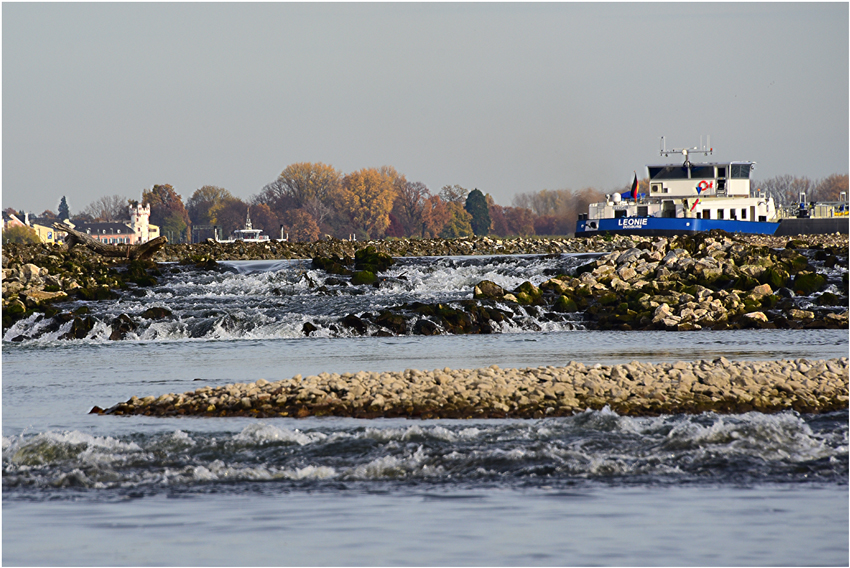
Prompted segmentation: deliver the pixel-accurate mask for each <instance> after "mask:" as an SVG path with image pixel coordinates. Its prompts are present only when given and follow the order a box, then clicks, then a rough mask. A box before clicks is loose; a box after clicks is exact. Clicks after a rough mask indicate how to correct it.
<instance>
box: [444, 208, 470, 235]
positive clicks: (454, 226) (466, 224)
mask: <svg viewBox="0 0 850 568" xmlns="http://www.w3.org/2000/svg"><path fill="white" fill-rule="evenodd" d="M446 207H447V208H448V210H449V218H448V221H447V222H446V224H445V225H444V226H443V230H442V231H440V236H441V237H442V238H444V239H456V238H458V237H471V236H472V215H470V214H469V212H468V211H467V210H466V209H464V208H463V205H462V204H461V203H459V202H457V201H452V202H449V203H446Z"/></svg>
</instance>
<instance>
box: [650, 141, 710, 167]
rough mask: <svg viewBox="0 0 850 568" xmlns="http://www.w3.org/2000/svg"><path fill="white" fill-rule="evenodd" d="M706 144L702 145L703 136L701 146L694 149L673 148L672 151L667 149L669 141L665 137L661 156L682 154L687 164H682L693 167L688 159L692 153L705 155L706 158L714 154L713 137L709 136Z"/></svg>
mask: <svg viewBox="0 0 850 568" xmlns="http://www.w3.org/2000/svg"><path fill="white" fill-rule="evenodd" d="M706 140H707V141H706V143H705V144H703V143H702V136H700V137H699V146H698V147H694V148H672V149H670V150H668V149H667V141H666V140H665V139H664V136H662V137H661V155H662V156H669V155H670V154H682V155H683V156H685V163H684V164H682V165H684V166H685V167H686V168H689V167H691V162H690V160H689V159H688V155H689V154H690V153H692V152H696V153H697V154H703V155H704V156H708V155H709V154H712V153H713V152H714V148H712V147H711V136H707V139H706Z"/></svg>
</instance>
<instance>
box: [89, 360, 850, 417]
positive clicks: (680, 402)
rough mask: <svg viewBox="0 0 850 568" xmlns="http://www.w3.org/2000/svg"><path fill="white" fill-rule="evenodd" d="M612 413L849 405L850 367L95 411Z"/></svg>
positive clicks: (410, 383) (223, 397) (508, 377)
mask: <svg viewBox="0 0 850 568" xmlns="http://www.w3.org/2000/svg"><path fill="white" fill-rule="evenodd" d="M606 406H607V407H609V408H611V409H612V410H613V411H615V412H617V413H618V414H621V415H632V416H638V415H659V414H679V413H700V412H707V411H713V412H721V413H740V412H748V411H759V412H778V411H782V410H796V411H798V412H804V413H820V412H829V411H834V410H839V409H845V408H847V407H848V359H847V358H846V357H843V358H841V359H829V360H807V359H796V360H779V361H729V360H727V359H725V358H723V357H721V358H719V359H717V360H714V361H695V362H684V361H680V362H677V363H659V364H652V363H640V362H637V361H634V362H631V363H627V364H621V365H610V366H609V365H593V366H585V365H584V364H582V363H577V362H571V363H570V364H568V365H566V366H564V367H551V366H549V367H536V368H525V369H500V368H499V367H497V366H496V365H492V366H490V367H487V368H482V369H471V370H470V369H455V370H452V369H449V368H445V369H442V370H440V369H437V370H434V371H419V370H415V369H408V370H405V371H403V372H384V373H378V372H365V371H361V372H358V373H343V374H336V373H321V374H320V375H311V376H307V377H302V376H301V375H296V376H295V377H293V378H291V379H287V380H281V381H275V382H270V381H267V380H264V379H260V380H258V381H256V382H253V383H249V384H244V383H234V384H229V385H226V386H220V387H210V386H205V387H202V388H199V389H196V390H194V391H189V392H185V393H183V394H174V393H169V394H163V395H161V396H159V397H154V396H148V397H143V398H138V397H135V396H134V397H132V398H130V399H129V400H127V401H126V402H122V403H119V404H116V405H115V406H113V407H111V408H109V409H108V410H103V409H101V408H99V407H94V409H92V412H93V413H99V414H110V415H145V416H210V417H213V416H253V417H258V418H266V417H281V416H282V417H306V416H347V417H356V418H378V417H386V418H392V417H407V418H423V419H428V418H541V417H546V416H568V415H572V414H575V413H577V412H582V411H584V410H586V409H596V410H599V409H602V408H604V407H606Z"/></svg>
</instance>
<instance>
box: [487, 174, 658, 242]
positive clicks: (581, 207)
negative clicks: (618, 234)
mask: <svg viewBox="0 0 850 568" xmlns="http://www.w3.org/2000/svg"><path fill="white" fill-rule="evenodd" d="M639 183H642V184H644V185H646V184H648V183H649V180H648V179H646V180H642V181H641V182H639ZM627 189H629V188H625V189H624V190H623V191H626V190H627ZM604 197H605V195H604V194H603V193H602V192H601V191H598V190H595V189H593V188H585V189H582V190H581V191H578V192H574V191H572V190H569V189H556V190H550V189H543V190H541V191H538V192H529V193H520V194H518V195H516V196H514V199H513V205H514V207H518V208H520V209H526V210H530V211H531V212H532V214H533V217H534V218H533V221H532V222H533V226H534V231H535V233H536V234H538V235H566V234H571V233H573V232H574V231H575V225H576V220H577V219H578V215H579V214H580V213H586V212H587V207H588V205H589V204H590V203H595V202H597V201H601V200H602V199H603V198H604ZM512 215H514V221H515V222H516V219H517V218H518V217H517V215H519V214H518V213H516V212H514V213H512ZM515 228H516V227H515ZM526 228H527V227H526ZM497 234H498V233H497ZM522 234H525V233H522Z"/></svg>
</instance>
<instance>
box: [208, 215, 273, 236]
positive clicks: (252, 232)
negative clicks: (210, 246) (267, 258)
mask: <svg viewBox="0 0 850 568" xmlns="http://www.w3.org/2000/svg"><path fill="white" fill-rule="evenodd" d="M262 233H263V230H262V229H255V228H254V227H252V226H251V210H250V209H249V210H248V213H247V215H246V219H245V228H244V229H236V230H235V231H233V232H232V233H230V238H229V239H219V238H216V241H217V242H219V243H238V242H242V243H262V242H266V241H268V240H269V236H268V235H264V234H262Z"/></svg>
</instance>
